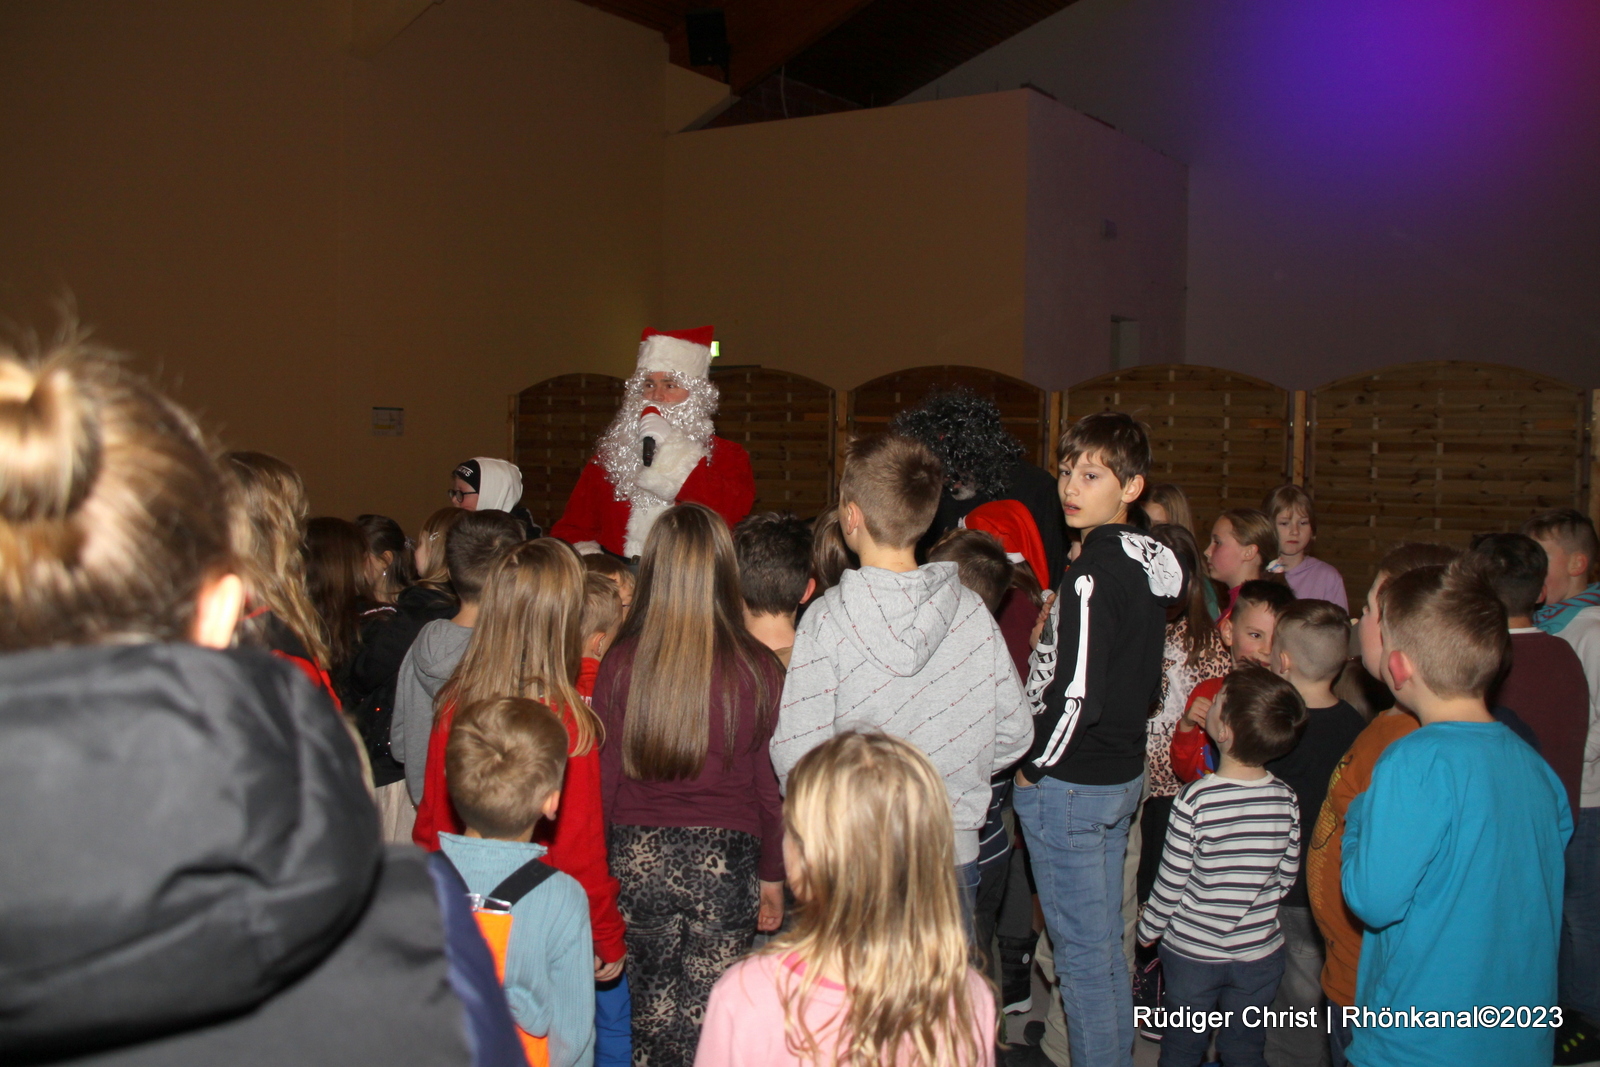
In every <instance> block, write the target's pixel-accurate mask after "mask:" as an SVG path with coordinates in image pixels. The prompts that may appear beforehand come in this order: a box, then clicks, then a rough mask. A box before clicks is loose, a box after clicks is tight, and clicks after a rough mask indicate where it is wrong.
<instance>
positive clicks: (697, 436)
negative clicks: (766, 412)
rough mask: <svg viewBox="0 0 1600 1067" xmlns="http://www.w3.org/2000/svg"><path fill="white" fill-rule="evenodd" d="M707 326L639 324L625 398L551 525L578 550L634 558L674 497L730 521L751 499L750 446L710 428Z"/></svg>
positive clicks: (713, 404)
mask: <svg viewBox="0 0 1600 1067" xmlns="http://www.w3.org/2000/svg"><path fill="white" fill-rule="evenodd" d="M710 366H711V327H710V326H702V327H700V328H699V329H696V330H682V331H679V332H676V333H664V332H662V331H659V330H646V331H644V337H643V338H642V340H641V341H640V344H639V365H638V368H637V369H636V370H635V371H634V372H633V377H631V378H629V379H628V383H627V385H626V386H625V387H624V388H625V392H624V393H623V397H622V407H621V408H620V409H619V410H618V411H617V417H616V418H615V419H613V420H612V421H611V425H610V427H609V428H607V430H606V432H605V433H604V434H603V435H601V438H600V449H599V451H598V453H597V454H596V455H595V457H594V458H593V459H591V460H590V461H589V462H588V464H586V465H585V466H584V468H583V473H582V474H581V475H580V476H579V477H578V484H577V487H576V488H574V489H573V490H572V496H571V497H569V498H568V499H567V509H566V511H564V512H562V515H561V518H560V519H559V520H558V521H557V522H556V524H555V525H554V526H553V527H551V528H550V534H551V536H553V537H559V538H561V539H562V540H563V541H567V542H569V543H571V544H572V545H573V547H575V548H576V549H577V550H578V551H580V552H585V553H588V552H599V551H600V550H601V549H604V550H605V551H607V552H611V553H613V554H615V555H618V556H622V557H624V558H627V559H632V558H633V557H635V556H638V555H639V554H640V553H641V552H642V551H643V550H644V539H645V537H646V535H648V534H649V533H650V527H651V526H652V525H654V523H655V521H656V518H657V517H658V516H659V515H660V514H661V513H662V512H663V511H665V510H667V509H668V508H670V507H671V506H672V505H674V504H686V503H689V502H691V501H693V502H695V503H699V504H704V505H706V506H707V507H709V508H711V509H712V510H713V511H715V512H716V513H717V514H719V515H721V516H722V517H723V519H724V520H726V521H727V523H728V525H729V527H732V526H733V525H734V524H736V523H737V522H738V521H739V520H740V519H742V518H744V517H745V516H746V515H748V514H749V513H750V505H751V504H752V503H754V502H755V498H756V483H755V476H754V475H753V474H752V473H751V471H750V456H749V453H747V452H745V450H744V449H743V448H741V447H739V446H738V445H736V444H734V443H733V442H732V441H728V440H724V439H723V438H721V437H718V436H716V433H715V429H716V428H715V427H714V426H713V425H712V422H711V416H713V415H715V414H716V412H717V387H716V386H714V385H712V384H711V381H710V379H709V378H708V377H707V372H708V371H709V369H710Z"/></svg>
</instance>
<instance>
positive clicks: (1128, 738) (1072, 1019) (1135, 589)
mask: <svg viewBox="0 0 1600 1067" xmlns="http://www.w3.org/2000/svg"><path fill="white" fill-rule="evenodd" d="M1059 456H1060V460H1061V475H1060V479H1059V489H1060V493H1061V506H1062V510H1063V512H1064V513H1065V515H1066V519H1067V525H1068V526H1070V527H1072V528H1074V529H1076V530H1078V531H1079V532H1080V533H1081V534H1082V535H1083V549H1082V551H1081V552H1080V553H1079V555H1078V558H1077V559H1076V560H1075V561H1073V564H1072V566H1071V567H1070V568H1068V570H1067V573H1066V574H1065V575H1064V576H1063V577H1062V580H1061V587H1060V589H1059V590H1058V591H1057V592H1056V594H1055V597H1054V602H1053V603H1052V605H1051V608H1050V613H1049V616H1048V618H1047V619H1046V622H1045V625H1044V628H1043V632H1042V634H1041V637H1040V640H1039V644H1038V646H1037V648H1036V649H1035V651H1034V655H1033V659H1032V661H1031V663H1030V668H1029V674H1028V683H1027V695H1028V698H1029V702H1030V704H1031V705H1032V708H1033V715H1034V720H1033V722H1034V741H1033V747H1032V748H1031V749H1030V750H1029V752H1028V755H1027V757H1026V758H1025V759H1024V761H1023V763H1022V765H1021V767H1020V768H1019V769H1018V771H1017V782H1016V784H1017V789H1016V793H1015V805H1016V811H1017V816H1018V819H1019V821H1020V822H1021V823H1022V828H1023V834H1024V836H1025V837H1026V838H1027V841H1028V849H1029V854H1030V856H1031V860H1032V865H1033V872H1034V881H1035V882H1036V883H1037V885H1038V888H1039V904H1040V906H1041V907H1042V909H1043V911H1044V916H1045V925H1046V927H1047V928H1048V929H1049V932H1050V939H1051V942H1052V943H1053V945H1054V947H1055V965H1056V973H1057V975H1058V977H1059V978H1060V980H1061V981H1060V990H1061V996H1062V1006H1063V1007H1064V1008H1065V1012H1066V1017H1067V1032H1068V1037H1069V1039H1070V1042H1071V1047H1072V1061H1073V1065H1074V1067H1128V1065H1129V1064H1130V1063H1131V1062H1132V1055H1133V1002H1132V991H1131V986H1130V983H1129V978H1128V968H1127V961H1126V958H1125V957H1124V956H1123V952H1122V915H1121V910H1122V867H1123V859H1124V857H1125V855H1126V852H1127V846H1128V829H1129V827H1130V825H1131V824H1132V822H1133V815H1134V811H1135V809H1136V808H1137V807H1138V804H1139V799H1140V794H1141V790H1142V787H1143V784H1144V765H1145V722H1146V720H1147V719H1148V717H1149V714H1150V711H1151V708H1152V707H1153V706H1154V704H1155V702H1156V700H1157V697H1158V695H1159V693H1160V688H1161V651H1162V641H1163V636H1164V632H1165V626H1166V607H1167V605H1168V604H1170V603H1171V602H1172V601H1173V599H1174V598H1175V597H1176V596H1177V594H1178V592H1179V590H1180V589H1181V588H1182V585H1183V575H1182V572H1181V570H1180V569H1179V567H1178V561H1177V558H1176V557H1175V556H1174V555H1173V554H1172V552H1171V550H1170V549H1168V548H1167V547H1166V546H1165V545H1162V544H1160V543H1159V542H1157V541H1155V540H1154V539H1152V538H1151V537H1149V536H1148V535H1146V534H1144V533H1142V532H1141V531H1140V530H1139V529H1137V528H1136V527H1134V526H1132V525H1130V524H1129V515H1128V512H1129V508H1130V507H1132V506H1133V505H1134V502H1135V501H1136V500H1138V498H1139V496H1140V495H1141V494H1142V493H1143V492H1144V483H1145V477H1144V476H1145V472H1146V471H1148V470H1149V467H1150V443H1149V439H1148V438H1147V437H1146V435H1145V431H1144V427H1143V426H1141V425H1140V424H1139V423H1137V422H1135V421H1134V420H1133V419H1132V418H1130V417H1129V416H1127V415H1124V414H1121V413H1118V412H1102V413H1100V414H1096V415H1090V416H1088V417H1087V418H1084V419H1082V420H1080V421H1079V422H1077V423H1076V424H1075V425H1074V426H1073V427H1072V428H1071V429H1069V430H1068V431H1067V432H1066V434H1064V435H1063V436H1062V438H1061V444H1060V449H1059Z"/></svg>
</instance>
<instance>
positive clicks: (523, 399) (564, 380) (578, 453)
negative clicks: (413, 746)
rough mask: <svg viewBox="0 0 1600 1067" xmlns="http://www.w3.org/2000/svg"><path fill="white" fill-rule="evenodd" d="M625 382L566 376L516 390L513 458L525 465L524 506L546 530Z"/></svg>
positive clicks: (591, 452)
mask: <svg viewBox="0 0 1600 1067" xmlns="http://www.w3.org/2000/svg"><path fill="white" fill-rule="evenodd" d="M622 386H623V382H622V379H621V378H613V377H612V376H611V375H609V374H562V375H560V376H558V377H555V378H547V379H546V380H544V381H542V382H539V383H538V384H537V385H530V386H528V388H526V389H524V390H523V391H522V392H520V393H518V394H517V396H516V399H515V413H516V422H515V425H514V427H513V431H512V462H514V463H516V465H517V466H518V467H520V468H522V503H523V506H524V507H526V508H527V509H528V513H529V514H531V515H532V516H533V521H534V522H537V523H538V524H539V525H541V526H543V527H544V528H545V529H546V530H548V529H550V527H551V526H552V525H553V524H554V523H555V521H556V520H557V519H559V518H560V517H561V512H562V511H563V510H564V509H565V508H566V506H567V498H568V497H569V496H571V495H572V488H573V486H575V485H577V484H578V475H579V474H580V473H582V471H583V465H584V464H585V463H587V462H589V459H590V457H591V456H593V455H594V449H595V443H596V442H597V441H599V439H600V435H601V434H602V433H604V432H605V428H606V427H607V426H609V425H610V424H611V419H612V417H613V416H615V415H616V413H617V405H618V404H620V403H621V402H622Z"/></svg>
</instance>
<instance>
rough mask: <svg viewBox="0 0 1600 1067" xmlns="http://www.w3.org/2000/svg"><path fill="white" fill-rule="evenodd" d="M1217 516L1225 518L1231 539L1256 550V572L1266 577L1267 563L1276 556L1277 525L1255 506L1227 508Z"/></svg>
mask: <svg viewBox="0 0 1600 1067" xmlns="http://www.w3.org/2000/svg"><path fill="white" fill-rule="evenodd" d="M1219 518H1223V519H1227V520H1228V525H1229V526H1230V527H1231V528H1232V529H1233V539H1234V540H1235V541H1237V542H1239V544H1241V545H1244V546H1246V547H1251V546H1254V548H1255V550H1256V560H1255V562H1256V574H1257V575H1258V576H1259V577H1262V578H1265V577H1267V564H1269V563H1271V562H1272V561H1273V560H1275V559H1277V558H1278V525H1277V523H1276V522H1274V521H1273V520H1272V518H1271V517H1270V516H1268V515H1265V514H1263V513H1262V512H1259V511H1257V510H1256V509H1255V508H1229V509H1228V510H1227V511H1224V512H1223V513H1222V514H1221V515H1220V516H1219Z"/></svg>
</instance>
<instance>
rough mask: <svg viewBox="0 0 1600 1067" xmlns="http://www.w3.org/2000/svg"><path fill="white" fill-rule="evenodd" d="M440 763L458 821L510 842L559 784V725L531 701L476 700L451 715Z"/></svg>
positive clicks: (563, 737) (562, 761) (562, 755)
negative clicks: (442, 763)
mask: <svg viewBox="0 0 1600 1067" xmlns="http://www.w3.org/2000/svg"><path fill="white" fill-rule="evenodd" d="M444 763H445V777H446V780H447V781H448V782H449V783H450V785H449V789H450V801H451V803H453V804H454V805H455V806H456V812H457V814H459V815H460V816H461V821H462V822H463V823H465V824H466V825H467V826H468V827H469V828H471V829H473V830H475V831H477V832H478V833H480V834H482V835H483V836H485V837H492V838H498V839H500V840H515V839H517V838H519V837H521V836H522V835H523V834H526V833H527V832H528V831H529V830H530V829H532V828H533V827H534V826H535V825H536V824H537V823H538V822H539V817H540V815H541V813H542V812H541V809H542V808H543V807H544V805H545V802H546V801H547V800H549V799H550V794H551V793H554V792H555V791H556V790H558V789H560V788H561V778H562V775H563V773H564V772H565V771H566V769H567V730H566V727H564V726H562V725H561V720H560V719H559V718H558V717H557V716H556V714H555V712H553V711H552V710H550V708H548V707H546V706H545V705H543V704H541V703H539V702H538V701H536V700H527V699H523V698H520V697H498V698H496V699H494V700H480V701H477V702H475V703H471V704H466V705H463V706H462V708H461V710H460V711H459V712H457V713H456V717H455V721H454V722H452V723H451V725H450V738H449V740H448V741H446V743H445V753H444Z"/></svg>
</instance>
